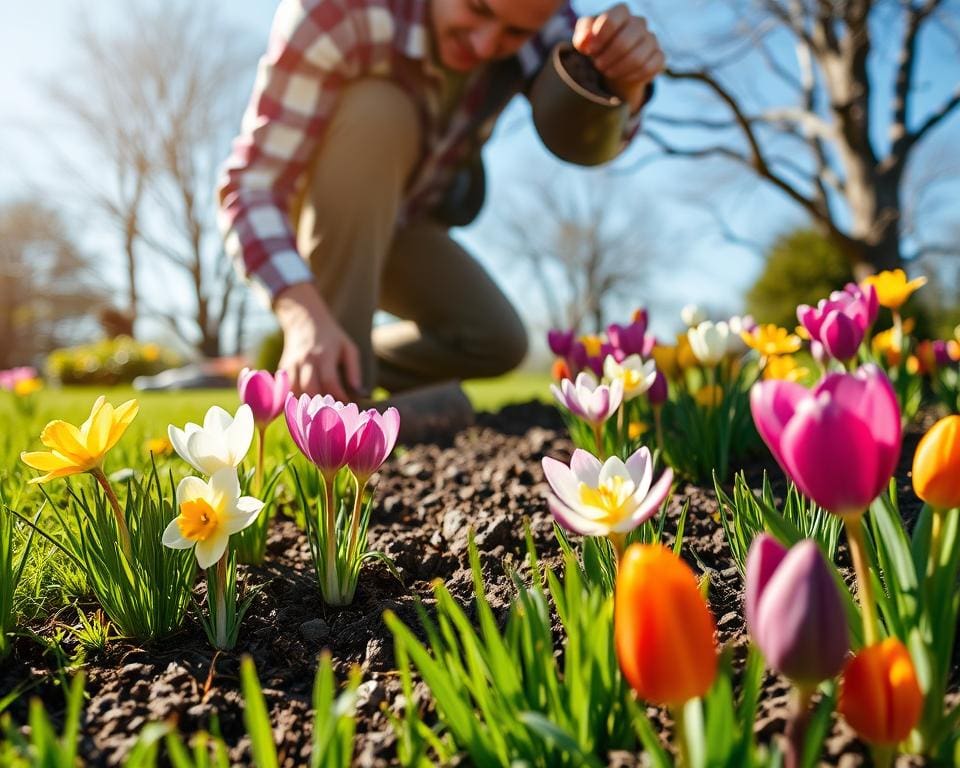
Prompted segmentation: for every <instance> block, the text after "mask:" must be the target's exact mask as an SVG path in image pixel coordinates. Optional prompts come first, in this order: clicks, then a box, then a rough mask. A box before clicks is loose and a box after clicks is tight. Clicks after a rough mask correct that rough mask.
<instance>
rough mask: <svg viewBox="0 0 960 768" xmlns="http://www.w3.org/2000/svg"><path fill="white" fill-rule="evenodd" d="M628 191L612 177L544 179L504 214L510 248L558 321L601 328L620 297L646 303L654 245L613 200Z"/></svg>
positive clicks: (504, 246) (561, 325)
mask: <svg viewBox="0 0 960 768" xmlns="http://www.w3.org/2000/svg"><path fill="white" fill-rule="evenodd" d="M625 192H626V190H624V189H622V188H618V187H617V186H616V184H615V183H614V181H613V180H612V179H611V177H609V176H600V175H593V174H591V175H590V177H589V179H588V180H586V183H583V184H577V183H570V182H569V181H566V182H564V183H563V184H557V183H555V180H553V179H541V180H539V181H535V182H531V183H530V185H529V187H528V188H527V189H526V190H524V191H523V192H522V193H521V194H518V195H516V196H515V199H514V200H513V201H512V204H511V205H509V206H508V207H505V208H504V209H503V210H502V211H501V212H500V213H499V219H500V222H501V231H502V233H503V237H502V240H501V242H500V245H501V247H502V250H503V251H504V252H506V253H508V254H509V256H510V259H511V267H513V268H516V267H518V266H520V268H521V269H526V270H527V271H528V274H529V276H530V279H531V281H532V282H533V284H535V285H536V290H537V291H538V292H539V294H540V297H541V298H542V300H543V302H544V305H545V307H546V313H547V317H548V319H549V322H550V323H551V325H552V326H553V327H555V328H577V329H580V330H582V331H585V332H586V331H601V330H603V329H604V328H605V327H606V325H607V323H608V322H609V321H611V320H612V318H613V314H612V313H613V312H614V311H616V310H617V309H618V307H616V306H615V305H617V303H618V302H619V303H621V304H622V303H626V302H632V304H634V305H637V304H640V303H642V302H641V297H642V296H643V286H644V283H645V279H646V276H647V275H646V262H647V258H646V257H647V252H648V251H649V250H650V243H649V239H648V238H645V237H644V235H643V233H642V232H641V231H639V230H638V229H637V227H636V222H635V221H634V220H633V219H632V217H631V216H630V215H629V212H628V211H626V210H625V208H624V207H623V206H622V205H619V206H618V205H611V202H612V201H613V200H615V199H616V198H617V197H618V196H620V194H623V193H625ZM621 199H624V198H622V197H621Z"/></svg>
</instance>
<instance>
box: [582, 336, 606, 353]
mask: <svg viewBox="0 0 960 768" xmlns="http://www.w3.org/2000/svg"><path fill="white" fill-rule="evenodd" d="M580 343H581V344H583V347H584V349H585V350H586V351H587V356H588V357H597V356H598V355H599V354H600V350H601V349H602V348H603V339H601V338H600V337H599V336H581V337H580Z"/></svg>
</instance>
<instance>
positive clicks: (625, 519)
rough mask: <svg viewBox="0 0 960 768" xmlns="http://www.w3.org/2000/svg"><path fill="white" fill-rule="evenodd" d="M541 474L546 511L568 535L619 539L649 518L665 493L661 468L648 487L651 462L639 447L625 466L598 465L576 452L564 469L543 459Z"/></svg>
mask: <svg viewBox="0 0 960 768" xmlns="http://www.w3.org/2000/svg"><path fill="white" fill-rule="evenodd" d="M543 474H544V475H545V476H546V478H547V483H549V485H550V490H551V494H550V496H549V504H550V512H551V513H552V514H553V516H554V517H555V518H556V520H557V522H558V523H559V524H560V525H561V526H563V527H564V528H566V529H567V530H568V531H573V532H574V533H579V534H581V535H583V536H608V535H610V534H611V533H615V534H625V533H627V532H629V531H632V530H633V529H634V528H636V527H637V526H638V525H640V524H641V523H643V522H645V521H647V520H649V519H650V518H651V517H653V516H654V515H655V514H656V513H657V510H658V509H659V508H660V505H661V504H662V503H663V500H664V499H665V498H666V497H667V494H668V493H669V492H670V484H671V483H672V482H673V471H672V470H670V469H667V470H666V471H664V473H663V474H662V475H661V476H660V479H659V480H658V481H657V482H656V484H655V485H653V487H651V483H652V481H653V458H652V457H651V456H650V450H649V449H648V448H646V447H641V448H640V449H639V450H637V451H636V452H635V453H634V454H633V455H632V456H631V457H630V458H629V459H627V461H626V463H624V462H623V461H621V460H620V459H619V457H617V456H611V457H610V458H609V459H607V460H606V461H605V462H604V463H603V464H601V463H600V460H599V459H598V458H597V457H596V456H594V455H593V454H591V453H588V452H587V451H584V450H582V449H580V448H578V449H577V450H575V451H574V452H573V456H572V457H571V459H570V466H567V465H566V464H564V463H563V462H561V461H557V460H556V459H552V458H550V457H549V456H547V457H545V458H544V459H543Z"/></svg>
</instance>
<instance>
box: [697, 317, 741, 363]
mask: <svg viewBox="0 0 960 768" xmlns="http://www.w3.org/2000/svg"><path fill="white" fill-rule="evenodd" d="M687 338H688V339H689V340H690V348H691V349H692V350H693V355H694V357H696V358H697V360H699V361H700V363H701V365H716V364H717V363H719V362H720V361H721V360H723V357H724V355H726V354H727V350H728V349H729V345H730V326H729V325H727V324H726V323H725V322H723V321H722V320H721V321H720V322H719V323H711V322H710V321H709V320H707V321H704V322H702V323H700V324H699V325H698V326H697V327H696V328H690V329H689V330H688V331H687Z"/></svg>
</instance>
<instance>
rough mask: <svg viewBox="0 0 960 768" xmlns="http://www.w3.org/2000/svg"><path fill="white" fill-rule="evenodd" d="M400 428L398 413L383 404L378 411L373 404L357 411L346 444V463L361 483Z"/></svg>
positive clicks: (379, 462)
mask: <svg viewBox="0 0 960 768" xmlns="http://www.w3.org/2000/svg"><path fill="white" fill-rule="evenodd" d="M399 432H400V413H399V412H398V411H397V409H396V408H392V407H391V408H387V410H386V411H384V412H383V413H382V414H381V413H380V412H379V411H377V410H376V409H375V408H371V409H370V410H368V411H365V412H364V413H362V414H360V420H359V423H358V425H357V428H356V430H355V431H354V432H353V434H352V435H351V437H350V442H349V444H348V445H347V449H346V455H347V466H349V467H350V470H351V471H352V472H353V474H354V475H355V476H356V478H357V480H358V481H360V484H361V485H363V484H364V483H366V481H367V480H368V479H369V477H370V475H372V474H373V473H374V472H376V471H377V470H378V469H380V466H381V465H382V464H383V462H384V461H386V460H387V457H388V456H389V455H390V452H391V451H392V450H393V447H394V446H395V445H396V444H397V435H398V434H399Z"/></svg>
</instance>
